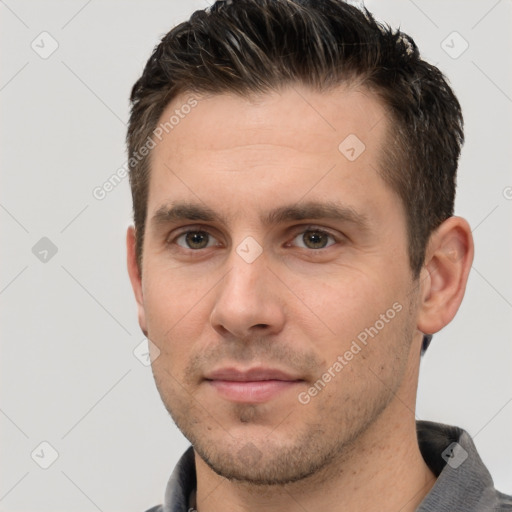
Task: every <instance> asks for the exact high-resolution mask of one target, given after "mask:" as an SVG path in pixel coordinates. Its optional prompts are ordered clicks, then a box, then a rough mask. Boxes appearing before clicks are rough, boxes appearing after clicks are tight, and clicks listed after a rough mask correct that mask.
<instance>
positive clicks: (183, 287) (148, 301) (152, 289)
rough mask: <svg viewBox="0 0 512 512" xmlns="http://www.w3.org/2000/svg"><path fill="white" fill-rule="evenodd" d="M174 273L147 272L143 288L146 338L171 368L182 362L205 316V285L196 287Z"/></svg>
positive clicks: (197, 337)
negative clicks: (153, 344) (149, 273)
mask: <svg viewBox="0 0 512 512" xmlns="http://www.w3.org/2000/svg"><path fill="white" fill-rule="evenodd" d="M177 274H178V273H177V272H175V273H172V274H170V273H167V275H168V276H169V277H168V278H166V277H162V276H165V275H166V273H158V272H154V274H153V276H149V275H147V280H146V283H145V289H144V310H145V315H146V324H147V328H148V337H149V338H150V339H151V341H152V342H153V343H155V344H156V345H157V346H158V348H159V350H160V355H161V356H163V358H162V359H165V361H166V363H165V364H166V365H167V366H171V365H172V367H173V368H178V367H180V366H183V365H184V364H186V360H187V355H188V354H189V353H190V351H191V350H193V348H194V343H195V342H196V340H198V339H199V338H200V334H201V331H202V330H203V329H204V327H205V325H206V323H207V321H208V318H209V317H208V312H207V311H206V309H205V304H206V301H205V298H206V297H205V292H206V291H207V290H208V289H209V287H208V288H207V287H206V286H205V287H199V286H197V283H195V282H190V281H188V280H186V279H183V278H178V277H177Z"/></svg>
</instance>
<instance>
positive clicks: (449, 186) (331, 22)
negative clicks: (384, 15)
mask: <svg viewBox="0 0 512 512" xmlns="http://www.w3.org/2000/svg"><path fill="white" fill-rule="evenodd" d="M354 81H355V82H357V83H358V85H360V86H363V87H366V88H367V89H368V90H370V91H372V92H373V93H374V94H375V95H376V96H377V97H379V98H380V99H381V101H382V102H383V104H384V107H385V108H386V110H387V113H388V115H389V118H390V119H391V121H392V124H390V126H391V129H390V130H389V132H390V133H389V134H388V135H389V140H388V144H387V148H386V150H385V154H384V155H383V161H382V163H381V169H379V171H380V172H381V175H382V177H383V178H384V180H385V181H386V182H387V183H388V184H389V185H390V186H391V187H392V188H393V190H395V192H396V193H397V194H398V195H399V197H400V198H401V200H402V202H403V204H404V207H405V211H406V215H407V229H408V242H409V258H410V266H411V269H412V273H413V275H414V277H415V278H416V277H418V275H419V272H420V270H421V267H422V266H423V263H424V259H425V249H426V244H427V242H428V239H429V237H430V235H431V233H432V231H433V230H435V229H436V228H437V227H438V226H439V224H441V222H443V221H444V220H445V219H447V218H448V217H450V216H452V215H453V207H454V200H455V181H456V171H457V162H458V158H459V155H460V150H461V146H462V143H463V141H464V134H463V119H462V113H461V109H460V105H459V102H458V101H457V98H456V97H455V95H454V93H453V91H452V90H451V88H450V87H449V85H448V84H447V82H446V80H445V78H444V76H443V74H442V73H441V72H440V71H439V69H437V68H436V67H435V66H432V65H430V64H428V63H427V62H425V61H423V60H422V59H421V58H420V55H419V51H418V48H417V46H416V44H415V43H414V41H413V40H412V39H411V38H410V37H409V36H408V35H407V34H404V33H403V32H400V31H399V30H396V31H393V30H392V29H391V28H390V27H389V26H385V25H382V24H380V23H378V22H376V21H375V19H374V18H373V16H372V15H371V14H370V13H369V12H368V10H366V9H364V10H359V9H358V8H356V7H354V6H351V5H349V4H346V3H345V2H343V1H341V0H232V1H229V0H228V1H218V2H216V3H215V4H214V5H213V6H212V7H210V8H208V9H205V10H201V11H196V12H194V13H193V14H192V16H191V18H190V19H189V20H188V21H186V22H184V23H181V24H180V25H178V26H176V27H175V28H173V29H172V30H171V31H170V32H169V33H168V34H167V35H165V36H164V37H163V39H162V41H161V42H160V44H159V45H158V46H157V47H156V48H155V50H154V51H153V54H152V55H151V57H150V59H149V60H148V62H147V64H146V66H145V69H144V72H143V74H142V76H141V77H140V78H139V80H137V82H136V83H135V85H134V86H133V89H132V92H131V97H130V100H131V103H132V109H131V116H130V121H129V126H128V134H127V145H128V156H129V161H128V162H129V169H130V184H131V189H132V198H133V215H134V223H135V230H136V254H137V261H138V263H139V267H140V268H142V246H143V240H144V228H145V222H146V215H147V201H148V182H149V172H150V165H149V164H150V154H148V155H147V156H144V157H140V149H141V148H142V147H143V145H144V144H147V141H148V140H150V139H151V137H152V136H153V132H154V130H155V128H156V127H157V124H158V122H159V119H160V117H161V115H162V113H163V111H164V109H165V107H166V106H167V105H168V104H169V103H170V101H171V100H172V99H173V98H175V97H176V96H177V95H178V94H180V93H184V92H192V93H198V94H201V93H206V94H220V93H225V92H231V93H236V94H239V95H242V96H245V95H249V94H253V93H265V92H269V91H272V90H277V89H279V88H281V87H282V86H284V85H286V84H294V83H300V84H303V85H306V86H309V87H310V88H312V89H313V90H316V91H326V90H328V89H331V88H333V87H336V86H338V85H342V84H350V83H352V82H354ZM134 156H137V158H134Z"/></svg>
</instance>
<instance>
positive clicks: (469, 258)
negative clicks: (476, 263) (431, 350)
mask: <svg viewBox="0 0 512 512" xmlns="http://www.w3.org/2000/svg"><path fill="white" fill-rule="evenodd" d="M473 252H474V248H473V236H472V234H471V228H470V227H469V224H468V223H467V222H466V220H464V219H462V218H460V217H450V218H449V219H447V220H446V221H444V222H443V223H442V224H441V225H440V226H439V227H438V228H437V229H436V231H435V232H434V233H433V234H432V236H431V237H430V241H429V244H428V247H427V251H426V258H425V265H424V268H423V270H422V273H421V275H420V279H422V282H421V284H420V285H421V295H420V301H421V304H420V305H419V312H418V329H419V330H420V331H421V332H423V333H426V334H433V333H435V332H437V331H439V330H441V329H442V328H443V327H444V326H445V325H447V324H448V323H450V321H451V320H452V319H453V317H454V316H455V314H456V312H457V310H458V309H459V306H460V304H461V302H462V298H463V297H464V292H465V290H466V284H467V280H468V275H469V271H470V269H471V264H472V262H473Z"/></svg>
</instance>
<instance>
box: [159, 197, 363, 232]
mask: <svg viewBox="0 0 512 512" xmlns="http://www.w3.org/2000/svg"><path fill="white" fill-rule="evenodd" d="M306 219H329V220H336V221H342V222H347V223H350V224H354V225H355V226H356V227H358V228H359V229H361V230H363V231H368V230H369V224H368V218H367V216H366V215H364V214H363V213H360V212H357V211H356V210H354V209H353V208H352V207H350V206H348V205H341V204H338V203H335V202H332V201H326V202H315V201H309V202H304V203H300V204H293V205H288V206H281V207H279V208H275V209H273V210H271V211H269V212H267V213H265V214H264V215H262V216H261V217H260V221H261V222H262V224H263V225H264V226H267V227H268V226H271V225H276V224H280V223H284V222H288V221H299V220H306ZM185 220H186V221H201V222H221V223H223V224H227V220H228V219H227V218H226V217H225V216H223V215H221V214H219V213H217V212H215V211H214V210H212V209H211V208H209V207H208V206H206V205H204V204H200V203H199V204H198V203H188V202H174V203H171V204H170V205H164V206H161V207H160V208H159V209H158V210H157V211H156V212H155V214H154V215H153V217H152V218H151V224H152V225H154V226H155V227H158V226H160V225H165V224H169V223H172V222H179V221H185Z"/></svg>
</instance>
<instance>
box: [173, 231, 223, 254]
mask: <svg viewBox="0 0 512 512" xmlns="http://www.w3.org/2000/svg"><path fill="white" fill-rule="evenodd" d="M174 242H175V243H176V244H177V245H178V246H180V247H182V248H184V249H193V250H198V249H206V248H208V247H213V246H216V245H218V242H217V240H216V239H215V238H214V237H213V236H211V235H210V234H209V233H208V232H207V231H202V230H195V231H186V232H185V233H182V234H181V235H179V236H178V237H176V238H175V240H174Z"/></svg>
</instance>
